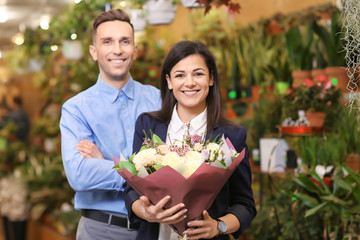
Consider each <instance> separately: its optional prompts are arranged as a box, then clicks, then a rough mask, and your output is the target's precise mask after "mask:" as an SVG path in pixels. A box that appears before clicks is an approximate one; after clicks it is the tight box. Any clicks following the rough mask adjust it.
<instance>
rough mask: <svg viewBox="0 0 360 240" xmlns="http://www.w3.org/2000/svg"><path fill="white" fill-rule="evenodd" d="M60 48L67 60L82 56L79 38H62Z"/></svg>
mask: <svg viewBox="0 0 360 240" xmlns="http://www.w3.org/2000/svg"><path fill="white" fill-rule="evenodd" d="M61 50H62V54H63V55H64V57H65V58H66V59H67V60H78V59H80V58H81V57H82V56H83V52H82V46H81V42H80V41H79V40H64V41H63V42H62V48H61Z"/></svg>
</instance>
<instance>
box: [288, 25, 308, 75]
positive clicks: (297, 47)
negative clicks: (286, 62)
mask: <svg viewBox="0 0 360 240" xmlns="http://www.w3.org/2000/svg"><path fill="white" fill-rule="evenodd" d="M313 39H314V34H313V29H312V28H311V26H309V25H307V26H292V27H291V28H290V29H289V30H288V31H287V32H286V46H287V49H288V53H289V58H290V62H291V65H292V68H293V70H311V68H312V57H313V56H312V52H311V44H312V43H313Z"/></svg>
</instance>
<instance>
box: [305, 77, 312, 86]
mask: <svg viewBox="0 0 360 240" xmlns="http://www.w3.org/2000/svg"><path fill="white" fill-rule="evenodd" d="M304 84H305V86H307V87H312V86H313V85H314V81H313V80H311V79H308V78H307V79H305V80H304Z"/></svg>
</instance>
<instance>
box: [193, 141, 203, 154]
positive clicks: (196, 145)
mask: <svg viewBox="0 0 360 240" xmlns="http://www.w3.org/2000/svg"><path fill="white" fill-rule="evenodd" d="M203 149H204V146H203V145H202V144H201V143H195V145H194V150H195V151H198V152H201V151H202V150H203Z"/></svg>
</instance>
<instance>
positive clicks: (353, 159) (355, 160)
mask: <svg viewBox="0 0 360 240" xmlns="http://www.w3.org/2000/svg"><path fill="white" fill-rule="evenodd" d="M345 165H346V166H348V167H349V168H350V169H351V170H353V171H354V172H359V171H360V155H359V154H350V155H348V156H347V157H346V160H345Z"/></svg>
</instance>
